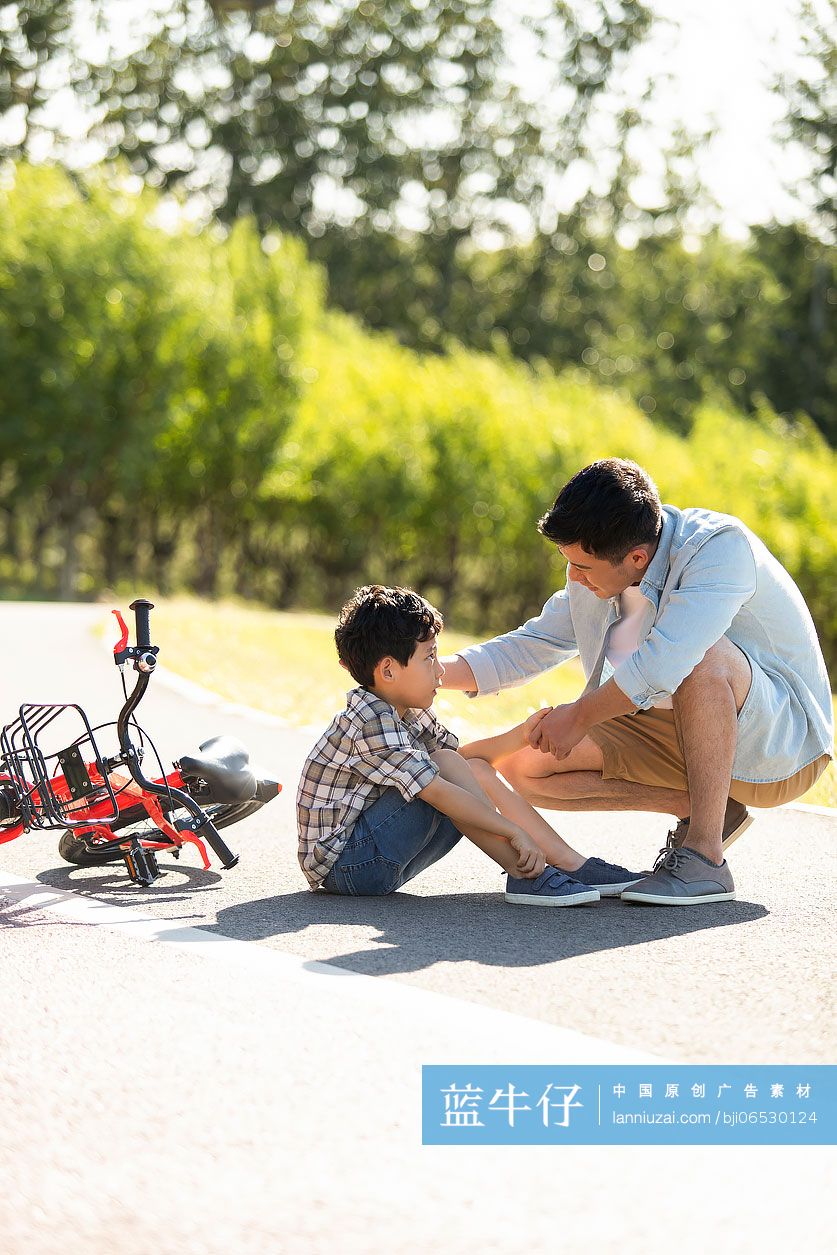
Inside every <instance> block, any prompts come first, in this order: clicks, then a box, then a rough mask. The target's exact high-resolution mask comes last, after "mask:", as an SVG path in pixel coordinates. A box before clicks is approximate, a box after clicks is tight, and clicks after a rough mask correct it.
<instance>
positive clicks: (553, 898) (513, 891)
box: [506, 866, 600, 906]
mask: <svg viewBox="0 0 837 1255" xmlns="http://www.w3.org/2000/svg"><path fill="white" fill-rule="evenodd" d="M599 896H600V895H599V891H598V889H592V888H591V887H590V886H589V885H583V884H581V882H580V881H578V880H574V879H573V877H572V876H568V875H567V873H566V872H562V871H559V870H558V868H557V867H549V866H547V867H546V868H545V869H544V870H543V871H542V872H541V874H540V876H538V877H537V879H536V880H522V879H520V878H518V877H517V876H508V877H507V878H506V901H507V902H516V903H517V904H518V906H581V905H582V903H584V902H598V900H599Z"/></svg>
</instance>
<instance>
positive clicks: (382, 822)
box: [322, 788, 462, 896]
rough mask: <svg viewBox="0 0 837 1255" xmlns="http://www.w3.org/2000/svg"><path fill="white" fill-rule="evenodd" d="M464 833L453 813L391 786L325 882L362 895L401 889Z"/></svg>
mask: <svg viewBox="0 0 837 1255" xmlns="http://www.w3.org/2000/svg"><path fill="white" fill-rule="evenodd" d="M461 836H462V833H461V832H460V831H459V830H458V828H456V827H454V824H453V821H452V820H450V819H448V817H447V815H443V814H442V812H441V811H437V810H436V809H435V807H433V806H431V805H430V804H429V803H428V802H425V801H423V800H422V798H420V797H416V798H413V800H412V801H411V802H406V801H405V800H404V798H403V797H402V795H401V794H400V793H399V792H398V790H397V789H392V788H390V789H385V790H384V792H383V793H382V794H381V796H380V797H379V798H376V799H375V801H374V802H373V803H372V805H371V806H370V807H368V809H367V810H365V811H364V812H363V814H362V815H361V817H360V819H358V821H357V822H356V824H355V826H354V828H353V829H352V832H351V836H350V837H349V840H348V841H347V843H346V845H345V846H344V847H343V849H342V850H341V851H340V857H339V858H338V859H337V862H336V863H335V864H334V866H333V867H332V869H331V871H330V872H329V873H328V875H327V876H326V878H325V880H324V881H323V883H322V888H323V889H325V890H326V892H327V893H348V894H353V895H362V896H366V895H375V896H379V895H381V894H385V893H395V891H396V889H400V888H401V886H402V885H405V884H406V883H407V881H408V880H412V879H413V877H414V876H417V875H418V874H419V872H423V871H424V869H425V868H426V867H430V865H431V864H432V863H436V862H438V860H439V859H440V858H444V856H445V855H446V854H448V853H449V852H450V851H451V850H452V849H453V847H454V846H455V845H456V843H457V841H459V840H460V838H461Z"/></svg>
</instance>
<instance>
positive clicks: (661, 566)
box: [639, 506, 675, 602]
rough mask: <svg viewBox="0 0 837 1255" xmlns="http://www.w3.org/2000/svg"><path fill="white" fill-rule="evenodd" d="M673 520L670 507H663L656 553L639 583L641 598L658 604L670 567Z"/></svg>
mask: <svg viewBox="0 0 837 1255" xmlns="http://www.w3.org/2000/svg"><path fill="white" fill-rule="evenodd" d="M674 528H675V519H674V514H673V513H672V512H671V507H670V506H663V525H662V527H661V528H660V540H659V543H658V545H657V552H656V553H655V554H654V557H653V558H652V559H651V561H650V562H649V564H648V569H647V570H646V572H645V575H644V576H643V577H642V580H641V581H640V585H639V587H640V589H641V591H642V593H643V596H645V597H648V598H649V599H650V600H653V601H655V602H658V601H659V600H660V592H661V591H662V588H663V585H664V584H665V582H666V579H667V578H668V571H669V566H670V565H671V543H672V541H673V540H674Z"/></svg>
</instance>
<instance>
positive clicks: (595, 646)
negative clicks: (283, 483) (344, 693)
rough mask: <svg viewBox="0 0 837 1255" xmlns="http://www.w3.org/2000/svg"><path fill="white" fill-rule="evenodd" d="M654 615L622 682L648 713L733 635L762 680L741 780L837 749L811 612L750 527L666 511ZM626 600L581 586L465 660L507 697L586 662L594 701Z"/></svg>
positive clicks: (751, 700) (747, 714)
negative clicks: (569, 664)
mask: <svg viewBox="0 0 837 1255" xmlns="http://www.w3.org/2000/svg"><path fill="white" fill-rule="evenodd" d="M639 587H640V591H641V592H642V593H643V595H644V596H645V597H647V599H648V612H647V616H646V619H645V621H644V623H643V624H642V627H641V630H640V634H639V642H640V643H639V646H638V648H637V649H636V651H635V653H633V654H631V656H630V657H629V658H626V659H625V660H624V662H621V663H620V664H619V666H618V667H617V668H616V670H615V671H614V672H613V679H614V680H615V682H616V683H617V684H618V686H619V688H620V689H622V691H623V693H625V694H626V696H628V697H629V698H630V699H631V701H632V702H633V703H634V705H635V706H637V707H638V708H639V709H641V710H645V709H647V708H648V707H649V706H651V705H653V704H654V703H655V702H657V701H659V700H660V699H661V698H664V697H667V696H669V695H670V694H672V693H674V692H675V691H676V690H677V688H678V687H679V686H680V684H681V683H682V681H683V680H684V679H685V678H686V676H687V675H689V674H690V673H691V671H692V670H693V669H694V667H696V666H697V664H698V663H699V662H700V661H701V659H702V658H703V656H704V654H705V653H706V651H707V650H708V649H709V648H710V647H711V646H712V645H714V644H715V642H716V641H718V640H720V638H721V637H722V636H727V637H728V638H729V640H731V641H732V642H733V643H734V644H736V645H737V646H738V647H739V648H740V649H741V650H743V652H744V653H745V654H746V655H747V657H748V659H749V660H750V664H751V668H752V673H753V681H752V685H751V687H750V692H749V693H748V695H747V698H746V701H745V702H744V705H743V707H742V709H741V712H740V713H739V716H738V746H737V750H736V755H735V762H734V765H733V778H734V779H735V780H747V781H752V782H756V783H763V782H769V781H774V780H785V779H787V778H788V776H792V775H794V773H795V772H797V771H799V770H800V769H801V768H802V767H805V766H807V764H808V763H810V762H813V761H814V760H815V759H816V758H819V757H820V756H821V755H822V754H824V753H828V754H831V753H832V744H833V739H834V727H833V722H834V720H833V711H832V706H831V688H830V685H829V681H828V674H827V672H826V669H825V662H824V660H823V656H822V650H821V649H820V645H819V641H818V640H817V634H816V630H815V628H814V623H813V620H812V619H811V614H810V612H809V610H808V607H807V606H806V604H805V602H804V600H803V598H802V594H801V593H800V591H799V589H798V588H797V587H796V585H795V584H794V582H793V580H792V579H791V577H790V576H789V575H788V573H787V571H786V570H785V568H784V567H783V566H782V565H781V563H780V562H778V561H777V560H776V558H774V557H773V555H772V553H770V551H769V549H767V547H766V546H765V545H764V544H763V543H762V542H761V541H760V540H759V538H758V537H757V536H756V535H754V533H753V532H751V531H750V530H749V528H747V527H746V526H745V525H744V524H743V523H742V522H741V521H740V519H737V518H733V517H732V515H729V514H716V513H715V512H714V511H712V510H678V509H677V508H676V507H675V506H670V505H665V506H663V526H662V531H661V533H660V542H659V545H658V547H657V551H656V553H655V554H654V557H653V559H652V560H651V562H650V564H649V566H648V569H647V570H646V572H645V575H644V577H643V579H642V582H641V584H640V586H639ZM619 617H620V600H619V598H618V597H614V598H611V599H610V600H605V601H602V600H600V599H599V598H598V597H597V596H596V595H595V593H593V592H591V591H590V590H589V589H588V588H584V587H583V585H581V584H577V583H575V582H574V581H568V583H567V586H566V588H563V589H561V590H560V592H557V593H555V594H554V595H553V596H552V597H550V599H549V601H548V602H547V603H546V605H545V606H544V608H543V610H542V611H541V613H540V614H539V615H537V616H536V617H535V618H534V619H530V620H529V621H528V622H527V623H524V624H523V626H522V627H519V628H516V629H515V630H514V631H513V632H507V633H506V634H505V635H504V636H497V637H495V638H494V640H491V641H487V642H485V644H482V645H473V646H471V647H470V648H468V649H464V650H462V651H461V654H460V657H462V658H464V659H465V661H466V662H467V663H468V665H469V666H470V668H471V670H472V671H473V673H474V679H475V680H476V683H477V690H476V692H474V693H471V694H470V695H469V696H472V697H476V696H482V695H484V694H488V693H498V692H499V691H500V689H504V688H510V687H512V686H513V685H515V684H524V683H525V682H526V681H527V680H530V679H532V678H533V677H534V676H536V675H540V674H542V673H543V672H544V671H549V670H550V669H551V668H552V667H556V666H558V665H559V664H560V663H562V662H566V661H567V660H568V659H569V658H573V657H575V655H576V654H578V655H579V656H580V658H581V663H582V666H583V667H584V674H585V675H586V676H587V688H586V689H585V692H588V691H590V690H592V689H595V688H597V687H598V685H599V683H600V682H601V676H602V667H603V664H604V661H605V649H606V644H607V636H608V633H609V631H610V628H611V627H612V626H613V624H614V623H615V622H616V621H617V620H618V619H619Z"/></svg>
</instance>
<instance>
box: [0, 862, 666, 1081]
mask: <svg viewBox="0 0 837 1255" xmlns="http://www.w3.org/2000/svg"><path fill="white" fill-rule="evenodd" d="M0 891H2V892H3V895H4V896H5V897H6V898H7V899H9V900H11V901H12V902H14V903H16V904H18V905H25V906H26V907H27V908H29V909H31V910H32V911H33V912H37V913H44V914H47V915H50V916H52V917H54V918H55V919H58V920H66V921H68V922H72V923H75V924H85V925H88V926H92V927H97V928H107V929H113V930H115V931H117V932H120V933H122V934H124V935H125V936H129V937H134V938H136V939H137V940H138V941H150V942H154V941H157V942H162V943H164V944H165V945H167V946H171V947H173V948H174V949H177V950H179V951H181V952H183V953H186V954H192V955H197V956H199V957H200V958H204V959H212V960H215V961H220V962H225V963H231V964H238V965H241V966H243V967H246V968H248V969H249V970H251V971H252V970H253V969H254V968H260V969H261V970H262V971H263V972H264V974H265V977H266V978H267V979H272V980H273V981H274V982H275V980H276V978H277V976H278V977H279V978H280V979H283V980H287V981H291V982H294V983H296V984H308V985H310V986H311V992H312V997H316V998H317V999H318V1000H322V998H323V980H324V979H325V978H330V980H331V982H332V987H331V988H330V989H329V990H328V997H329V999H334V998H338V999H342V1000H344V1001H346V1002H350V1003H353V1004H356V1003H357V1002H359V1001H363V1002H365V1003H367V1004H370V1003H371V1004H374V1005H375V1006H377V1008H378V1009H379V1010H383V1011H385V1012H387V1013H388V1014H390V1015H396V1016H397V1015H399V1014H404V1015H412V1016H419V1017H421V1018H422V1020H424V1021H426V1020H427V1019H438V1020H439V1022H441V1023H444V1025H445V1026H446V1027H447V1028H456V1027H458V1028H460V1029H463V1030H467V1032H468V1033H469V1034H472V1035H473V1037H474V1039H475V1040H477V1039H479V1038H480V1037H482V1036H488V1038H489V1040H491V1041H492V1042H493V1044H494V1045H495V1046H498V1047H499V1046H500V1045H503V1044H505V1043H507V1044H508V1049H509V1051H510V1052H513V1053H512V1054H510V1057H511V1058H514V1059H515V1060H516V1061H517V1062H521V1054H523V1053H525V1054H526V1055H527V1056H531V1055H533V1054H535V1055H540V1056H542V1057H543V1061H544V1062H549V1063H570V1062H571V1063H626V1064H629V1063H671V1062H676V1060H671V1059H664V1058H662V1057H661V1056H659V1055H653V1054H650V1053H648V1052H644V1051H638V1050H632V1049H630V1048H629V1047H627V1046H620V1045H617V1044H616V1043H613V1042H608V1041H605V1040H604V1039H600V1038H597V1037H592V1036H589V1035H588V1034H586V1033H579V1032H576V1031H575V1030H574V1029H569V1028H563V1027H561V1026H559V1025H555V1024H547V1023H545V1022H544V1021H542V1020H533V1019H530V1018H529V1017H527V1016H523V1015H516V1014H513V1013H512V1012H509V1011H502V1010H498V1009H497V1008H494V1007H489V1006H486V1005H484V1004H482V1003H478V1002H468V1001H467V1000H466V999H462V998H456V997H453V996H451V995H449V994H441V993H436V992H435V991H433V990H429V989H421V988H420V987H418V986H416V985H410V984H406V983H404V982H402V981H395V980H383V979H381V978H380V977H374V976H364V975H362V974H360V973H357V972H349V971H347V970H346V969H345V968H341V967H337V966H336V965H334V964H331V963H321V962H318V961H316V960H310V959H303V958H301V957H300V956H299V955H295V954H288V953H287V952H285V951H282V950H273V949H271V948H269V947H268V946H263V945H259V944H257V943H256V942H250V941H238V940H236V939H235V938H232V937H223V936H221V934H219V933H213V932H208V931H207V930H206V929H203V928H191V927H184V926H183V925H181V924H179V923H178V922H177V921H176V920H165V919H157V918H155V917H154V916H152V915H148V914H146V913H145V912H143V911H140V910H137V909H136V908H135V907H123V906H112V905H110V904H109V903H107V902H102V901H100V900H98V899H96V898H90V897H86V896H82V895H79V894H76V893H72V892H71V891H69V890H66V889H51V888H46V887H45V886H44V885H42V884H39V883H37V882H35V881H29V880H26V879H25V878H24V877H22V876H15V875H12V874H11V873H10V872H0ZM1 921H2V911H1V910H0V922H1Z"/></svg>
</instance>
